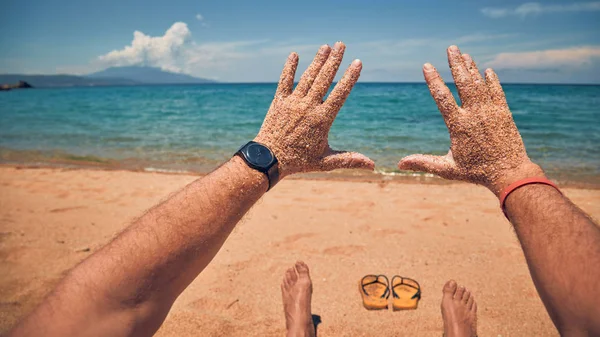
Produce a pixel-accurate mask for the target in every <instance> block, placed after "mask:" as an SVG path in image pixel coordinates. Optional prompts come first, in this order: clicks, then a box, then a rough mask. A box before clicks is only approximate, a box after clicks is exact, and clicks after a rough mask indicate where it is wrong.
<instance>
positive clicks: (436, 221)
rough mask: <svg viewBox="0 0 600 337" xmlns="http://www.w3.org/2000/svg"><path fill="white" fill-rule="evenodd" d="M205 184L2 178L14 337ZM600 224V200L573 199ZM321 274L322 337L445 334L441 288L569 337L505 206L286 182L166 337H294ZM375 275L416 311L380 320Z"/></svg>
mask: <svg viewBox="0 0 600 337" xmlns="http://www.w3.org/2000/svg"><path fill="white" fill-rule="evenodd" d="M197 178H198V177H197V176H190V175H170V174H160V173H141V172H128V171H103V170H87V169H77V170H73V169H60V168H37V169H36V168H26V169H20V168H16V167H8V166H4V167H0V186H1V187H0V333H3V332H6V331H7V330H8V329H9V328H10V327H11V326H12V325H13V324H15V322H16V321H17V320H18V319H19V318H20V317H21V316H22V315H25V314H26V313H28V312H29V311H30V310H32V309H33V307H34V306H35V305H36V304H37V303H39V302H40V301H41V300H42V298H43V297H44V296H45V294H47V293H48V291H50V290H51V288H52V287H53V286H54V285H55V284H56V283H57V282H58V281H59V280H60V278H61V277H62V276H63V275H65V273H66V272H67V271H68V270H69V269H70V268H72V267H73V266H75V265H76V264H77V263H78V262H80V261H81V260H83V259H85V258H86V257H87V256H89V255H90V254H92V253H93V252H94V251H96V250H97V249H98V248H99V247H101V246H102V245H104V244H105V243H106V242H108V241H109V240H110V239H111V238H112V237H113V236H114V235H116V234H117V233H118V232H119V231H120V230H122V229H123V228H124V227H125V226H127V224H128V222H129V221H131V219H133V218H135V217H136V216H139V215H140V214H141V213H142V212H143V211H144V210H145V209H147V208H149V207H150V206H152V205H153V204H155V203H156V202H158V201H160V200H161V199H164V198H165V197H166V196H168V195H169V194H170V193H171V192H174V191H175V190H177V189H179V188H181V187H183V186H184V185H185V184H187V183H189V182H191V181H193V180H194V179H197ZM564 192H565V194H566V195H567V196H569V197H570V198H571V199H572V200H573V201H574V202H575V203H576V204H577V205H579V206H580V207H581V208H582V209H584V210H585V211H587V212H588V213H590V214H591V215H592V216H594V217H595V218H598V217H600V190H593V189H573V188H565V189H564ZM296 260H303V261H305V262H306V263H307V264H308V265H309V266H310V268H311V275H312V279H313V283H314V295H313V312H314V314H315V315H319V316H320V317H321V321H322V323H321V324H320V325H319V326H318V331H317V332H318V335H320V336H373V335H383V336H440V335H441V334H442V320H441V314H440V308H439V304H440V299H441V288H442V285H443V284H444V282H445V281H446V280H448V279H449V278H454V279H456V280H457V281H458V282H459V283H460V284H464V285H466V286H467V288H468V289H470V290H471V291H472V293H473V294H474V295H475V298H476V300H477V302H478V306H479V335H480V336H500V335H501V336H504V337H506V336H557V335H558V334H557V332H556V330H555V329H554V326H553V325H552V322H551V321H550V319H549V317H548V315H547V314H546V312H545V310H544V307H543V305H542V303H541V301H540V299H539V297H538V295H537V293H536V291H535V288H534V286H533V283H532V281H531V278H530V276H529V272H528V270H527V265H526V263H525V260H524V257H523V254H522V251H521V248H520V246H519V244H518V242H517V239H516V237H515V235H514V233H513V230H512V229H511V227H510V225H509V223H508V222H507V220H506V219H505V218H504V217H503V215H502V213H501V212H500V210H499V208H498V205H497V201H496V199H495V198H494V196H493V195H492V194H491V193H490V192H488V191H487V190H486V189H485V188H483V187H478V186H471V185H467V184H462V183H456V184H419V183H410V182H396V181H393V182H384V181H379V182H364V181H363V182H361V181H353V180H348V181H341V180H339V179H337V180H310V179H299V180H286V181H283V182H281V183H280V185H278V186H277V188H276V189H274V190H273V191H272V192H270V193H268V194H267V195H266V196H265V197H264V198H263V199H262V200H261V201H260V202H259V203H258V204H257V205H256V206H255V207H254V208H253V209H252V210H251V211H250V213H249V214H248V215H247V216H246V217H245V219H244V220H243V221H242V222H241V223H240V224H238V226H237V228H236V229H235V231H234V232H233V234H232V235H231V236H230V237H229V239H228V240H227V242H226V243H225V245H224V247H223V248H222V250H221V251H220V252H219V254H218V255H217V257H216V258H215V259H214V260H213V262H212V263H211V264H210V265H209V267H208V268H207V269H206V270H205V271H204V272H203V273H202V274H201V275H200V276H199V277H198V278H197V279H196V280H195V281H194V282H193V283H192V284H191V285H190V287H189V288H188V289H187V290H186V291H185V292H184V293H183V294H182V295H181V296H180V297H179V299H178V300H177V302H176V303H175V305H174V306H173V308H172V310H171V312H170V314H169V316H168V318H167V320H166V321H165V323H164V325H163V326H162V328H161V329H160V330H159V332H158V333H157V335H158V336H282V335H283V334H284V328H285V322H284V316H283V312H282V303H281V295H280V290H279V284H280V282H281V277H282V275H283V272H284V271H285V270H286V268H288V267H289V266H290V265H291V264H292V263H294V262H295V261H296ZM369 273H377V274H385V275H388V276H389V277H391V276H393V275H394V274H399V275H402V276H406V277H411V278H414V279H416V280H417V281H419V282H420V284H421V287H422V294H423V298H422V300H421V302H420V304H419V308H418V309H417V310H415V311H405V312H392V311H379V312H370V311H367V310H365V309H364V308H363V307H362V305H361V301H360V295H359V293H358V290H357V283H358V281H359V279H360V278H361V277H362V276H363V275H365V274H369Z"/></svg>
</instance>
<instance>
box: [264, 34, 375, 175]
mask: <svg viewBox="0 0 600 337" xmlns="http://www.w3.org/2000/svg"><path fill="white" fill-rule="evenodd" d="M345 49H346V46H345V45H344V44H343V43H341V42H337V43H336V44H335V45H334V46H333V49H332V48H330V47H329V46H326V45H325V46H322V47H321V48H320V49H319V52H318V53H317V56H316V57H315V59H314V60H313V62H312V64H311V65H310V66H309V67H308V69H307V70H306V72H304V75H302V78H301V79H300V82H299V83H298V86H297V87H296V89H295V90H294V89H293V88H294V75H295V74H296V68H297V67H298V55H297V54H296V53H292V54H290V56H289V57H288V60H287V62H286V64H285V67H284V68H283V72H282V74H281V79H280V80H279V86H278V87H277V92H276V94H275V99H274V100H273V103H272V104H271V108H270V109H269V112H268V113H267V117H266V118H265V121H264V123H263V125H262V127H261V129H260V132H259V133H258V136H257V137H256V138H255V139H254V141H256V142H259V143H262V144H265V145H266V146H268V147H269V148H270V149H271V150H272V151H273V152H274V153H275V155H276V156H277V159H278V161H279V170H280V175H281V177H285V176H287V175H290V174H293V173H300V172H313V171H331V170H335V169H341V168H356V169H368V170H373V168H374V167H375V164H374V163H373V161H372V160H371V159H369V158H367V157H366V156H364V155H362V154H360V153H354V152H343V151H334V150H332V149H331V148H330V147H329V141H328V135H329V129H330V128H331V125H332V124H333V121H334V120H335V117H336V116H337V113H338V112H339V111H340V109H341V108H342V105H343V104H344V102H345V101H346V98H347V97H348V95H349V94H350V91H351V90H352V88H353V87H354V84H356V81H358V77H359V76H360V71H361V69H362V64H361V62H360V60H354V62H352V64H351V65H350V67H349V68H348V70H347V71H346V73H345V74H344V77H343V78H342V79H341V80H340V82H339V83H337V85H336V86H335V88H334V89H333V91H332V92H331V94H330V95H329V97H328V98H327V100H326V101H323V98H324V96H325V95H326V94H327V91H328V90H329V87H330V86H331V83H332V82H333V79H334V78H335V74H336V73H337V71H338V68H339V67H340V63H341V62H342V58H343V56H344V51H345Z"/></svg>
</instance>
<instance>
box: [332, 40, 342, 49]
mask: <svg viewBox="0 0 600 337" xmlns="http://www.w3.org/2000/svg"><path fill="white" fill-rule="evenodd" d="M343 45H344V43H343V42H342V41H338V42H336V43H335V44H334V45H333V48H335V49H340V48H342V46H343Z"/></svg>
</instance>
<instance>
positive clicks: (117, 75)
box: [0, 67, 216, 88]
mask: <svg viewBox="0 0 600 337" xmlns="http://www.w3.org/2000/svg"><path fill="white" fill-rule="evenodd" d="M19 81H25V82H27V83H29V84H31V85H32V86H33V87H34V88H53V87H95V86H113V85H114V86H116V85H145V84H195V83H216V82H215V81H213V80H207V79H204V78H199V77H193V76H190V75H185V74H177V73H172V72H169V71H164V70H161V69H159V68H152V67H113V68H108V69H105V70H102V71H99V72H97V73H93V74H89V75H86V76H75V75H21V74H6V75H1V74H0V85H2V84H14V83H17V82H19Z"/></svg>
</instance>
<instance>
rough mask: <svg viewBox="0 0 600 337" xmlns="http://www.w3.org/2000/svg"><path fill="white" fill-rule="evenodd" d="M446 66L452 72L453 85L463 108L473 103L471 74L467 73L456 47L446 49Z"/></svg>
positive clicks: (474, 93) (473, 94) (474, 94)
mask: <svg viewBox="0 0 600 337" xmlns="http://www.w3.org/2000/svg"><path fill="white" fill-rule="evenodd" d="M448 64H449V65H450V70H451V71H452V77H453V78H454V84H455V85H456V88H457V89H458V96H459V97H460V101H461V103H462V105H463V106H469V105H470V104H471V103H472V101H473V99H472V98H473V97H474V96H476V92H475V88H474V85H473V79H472V78H471V73H469V70H468V69H467V66H466V64H465V61H464V60H463V58H462V55H461V53H460V50H459V49H458V47H457V46H450V48H448Z"/></svg>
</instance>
